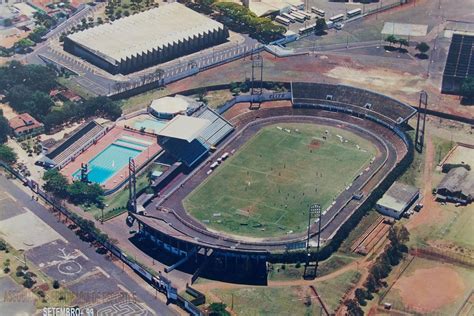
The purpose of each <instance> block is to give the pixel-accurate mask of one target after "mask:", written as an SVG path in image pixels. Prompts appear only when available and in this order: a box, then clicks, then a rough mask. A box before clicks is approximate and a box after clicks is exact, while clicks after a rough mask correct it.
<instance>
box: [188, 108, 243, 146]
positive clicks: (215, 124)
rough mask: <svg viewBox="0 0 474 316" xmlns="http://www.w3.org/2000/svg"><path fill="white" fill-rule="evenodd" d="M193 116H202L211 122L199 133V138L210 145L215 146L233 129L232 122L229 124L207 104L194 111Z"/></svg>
mask: <svg viewBox="0 0 474 316" xmlns="http://www.w3.org/2000/svg"><path fill="white" fill-rule="evenodd" d="M193 116H195V117H199V118H203V119H206V120H208V121H210V122H211V124H210V125H209V126H208V127H207V128H205V129H204V130H203V131H202V132H201V134H200V138H201V139H202V140H204V141H205V142H206V143H207V144H209V145H211V146H216V145H217V144H219V143H220V142H221V141H222V140H223V139H224V138H225V137H226V136H227V135H229V134H230V133H231V132H232V131H233V130H234V127H233V126H232V124H230V123H229V122H228V121H227V120H225V119H224V118H223V117H222V116H220V115H219V114H217V113H216V112H215V111H214V110H212V109H210V108H208V107H207V106H203V107H202V108H201V109H199V110H198V111H197V112H195V113H194V115H193Z"/></svg>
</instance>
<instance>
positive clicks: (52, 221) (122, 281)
mask: <svg viewBox="0 0 474 316" xmlns="http://www.w3.org/2000/svg"><path fill="white" fill-rule="evenodd" d="M18 185H19V184H18V183H17V182H13V181H11V180H8V179H6V178H5V177H4V176H0V191H2V192H5V193H7V194H8V195H9V196H11V197H13V198H14V199H15V200H16V202H15V206H17V207H18V209H23V208H26V209H29V210H31V211H32V212H33V213H34V214H35V215H36V216H37V217H39V218H40V219H41V220H43V221H44V222H45V223H46V224H47V225H48V226H49V227H50V228H51V229H53V230H55V231H56V232H57V233H58V234H59V235H61V237H63V238H64V239H65V240H66V241H67V243H68V245H70V246H71V247H73V248H74V249H78V250H79V251H80V252H82V253H83V254H85V255H86V256H87V257H88V259H89V260H90V263H91V264H92V265H94V266H98V267H101V269H102V270H104V271H105V272H106V273H107V274H108V275H110V277H111V279H112V280H114V281H115V282H117V285H119V286H121V287H124V288H126V289H127V290H128V291H130V292H131V293H134V294H135V295H136V296H137V297H138V298H140V299H141V300H142V301H143V302H144V303H145V304H146V305H147V306H148V307H149V308H151V309H152V310H153V311H155V312H156V314H158V315H178V313H177V312H176V311H174V310H173V309H171V308H170V307H168V306H167V305H166V304H165V303H164V302H163V301H161V300H159V299H156V298H155V297H154V295H152V294H151V293H149V292H148V291H147V290H146V289H145V288H143V287H142V286H141V285H139V284H138V283H137V282H136V281H135V280H134V278H132V277H131V276H129V275H128V274H127V273H126V272H124V271H123V270H122V269H121V268H120V267H118V266H116V265H115V264H114V263H112V262H111V261H108V260H107V259H106V258H105V257H104V256H103V255H100V254H98V253H96V252H95V248H94V247H91V246H90V245H89V244H88V243H86V242H83V241H81V240H80V239H79V237H77V236H76V235H75V234H74V232H72V231H71V230H69V229H68V228H67V227H66V226H65V225H64V224H63V223H61V222H58V220H57V218H56V217H55V216H54V215H53V214H52V213H50V212H49V211H48V210H47V209H46V208H45V207H44V206H43V205H41V204H40V203H38V202H36V201H35V200H32V199H31V196H30V195H29V193H27V192H25V191H24V190H22V189H21V188H19V187H18ZM24 233H26V232H24ZM143 282H144V281H143ZM88 290H90V291H93V290H94V289H88ZM160 295H161V294H160ZM159 298H160V299H163V298H164V297H162V296H161V297H159Z"/></svg>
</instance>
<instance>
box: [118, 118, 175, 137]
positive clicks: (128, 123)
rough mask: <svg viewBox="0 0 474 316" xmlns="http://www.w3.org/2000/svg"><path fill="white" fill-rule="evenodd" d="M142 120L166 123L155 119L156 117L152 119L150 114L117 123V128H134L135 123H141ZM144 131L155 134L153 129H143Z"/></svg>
mask: <svg viewBox="0 0 474 316" xmlns="http://www.w3.org/2000/svg"><path fill="white" fill-rule="evenodd" d="M143 120H155V121H163V122H165V123H166V120H160V119H157V118H156V117H154V116H153V115H151V114H140V115H138V116H135V117H132V118H130V119H128V120H123V121H119V122H117V126H121V127H124V126H129V127H132V128H135V123H137V122H139V121H143ZM145 131H146V132H148V133H155V132H154V131H153V129H150V128H147V129H145Z"/></svg>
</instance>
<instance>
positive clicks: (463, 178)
mask: <svg viewBox="0 0 474 316" xmlns="http://www.w3.org/2000/svg"><path fill="white" fill-rule="evenodd" d="M437 189H438V190H441V189H444V190H447V191H450V192H462V194H464V195H466V196H469V195H471V196H472V195H474V173H471V172H470V171H468V170H467V169H466V168H464V167H458V168H453V169H451V170H449V172H448V173H447V174H446V175H445V176H444V178H443V180H441V182H440V184H439V185H438V188H437Z"/></svg>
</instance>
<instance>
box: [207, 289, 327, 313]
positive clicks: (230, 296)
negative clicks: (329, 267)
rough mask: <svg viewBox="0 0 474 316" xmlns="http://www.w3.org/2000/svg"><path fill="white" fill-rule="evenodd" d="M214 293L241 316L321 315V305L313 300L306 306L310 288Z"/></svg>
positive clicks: (236, 290) (239, 290) (217, 291)
mask: <svg viewBox="0 0 474 316" xmlns="http://www.w3.org/2000/svg"><path fill="white" fill-rule="evenodd" d="M212 293H213V294H214V295H215V296H217V297H218V298H219V299H221V300H222V302H224V303H225V304H227V306H229V307H232V301H233V311H234V312H235V314H236V315H239V316H254V315H319V305H318V303H317V302H316V301H315V300H314V299H312V300H311V305H309V306H307V305H305V301H306V298H307V297H310V295H311V292H310V290H309V288H308V287H304V286H290V287H248V288H239V289H216V290H213V291H212Z"/></svg>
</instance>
